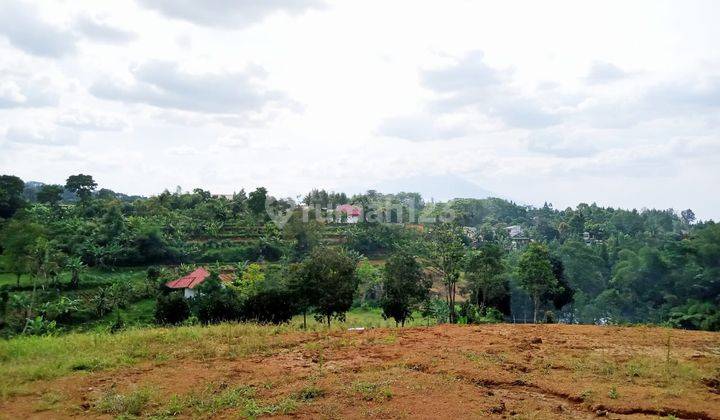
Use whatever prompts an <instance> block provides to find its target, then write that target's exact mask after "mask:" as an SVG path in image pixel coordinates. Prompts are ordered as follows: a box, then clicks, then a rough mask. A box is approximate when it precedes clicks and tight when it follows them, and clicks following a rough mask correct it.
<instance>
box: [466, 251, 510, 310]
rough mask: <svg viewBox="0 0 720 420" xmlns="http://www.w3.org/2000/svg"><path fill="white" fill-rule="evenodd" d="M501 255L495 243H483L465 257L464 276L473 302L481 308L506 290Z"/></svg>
mask: <svg viewBox="0 0 720 420" xmlns="http://www.w3.org/2000/svg"><path fill="white" fill-rule="evenodd" d="M502 257H503V252H502V249H501V248H500V247H499V246H497V245H495V244H485V245H483V246H482V247H481V248H480V249H479V250H477V251H471V252H470V253H468V255H467V256H466V257H465V264H464V265H465V278H466V279H467V281H468V283H469V284H470V286H471V287H472V295H473V297H474V298H475V299H474V300H475V303H477V305H478V306H480V307H481V308H484V307H485V306H486V305H487V303H488V301H489V300H491V299H494V298H496V297H498V296H499V295H501V294H503V293H506V292H507V291H506V289H505V279H504V278H503V273H504V271H505V266H504V264H503V261H502Z"/></svg>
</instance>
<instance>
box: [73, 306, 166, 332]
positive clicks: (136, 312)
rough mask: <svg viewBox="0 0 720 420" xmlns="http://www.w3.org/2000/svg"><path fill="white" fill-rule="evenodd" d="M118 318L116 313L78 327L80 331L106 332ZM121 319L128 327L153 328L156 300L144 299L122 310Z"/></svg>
mask: <svg viewBox="0 0 720 420" xmlns="http://www.w3.org/2000/svg"><path fill="white" fill-rule="evenodd" d="M116 318H117V314H116V312H115V311H112V312H110V313H108V314H106V315H105V316H104V317H102V318H101V319H98V320H97V321H93V322H89V323H86V324H81V325H78V326H77V328H76V330H78V331H93V330H94V331H106V330H107V329H108V328H109V327H110V326H111V325H112V324H113V323H114V322H115V319H116ZM120 318H121V319H122V320H123V322H124V323H125V326H127V327H147V326H153V325H154V322H155V299H143V300H140V301H137V302H133V303H131V304H129V305H128V306H127V307H125V308H124V309H120Z"/></svg>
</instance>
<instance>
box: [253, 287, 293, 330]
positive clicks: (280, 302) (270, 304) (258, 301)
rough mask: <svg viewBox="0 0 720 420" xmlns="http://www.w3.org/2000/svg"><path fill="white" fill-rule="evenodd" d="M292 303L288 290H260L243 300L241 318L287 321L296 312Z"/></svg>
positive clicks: (261, 320)
mask: <svg viewBox="0 0 720 420" xmlns="http://www.w3.org/2000/svg"><path fill="white" fill-rule="evenodd" d="M293 303H294V302H293V298H292V294H291V293H290V292H288V291H284V290H278V289H269V290H262V291H259V292H257V293H255V294H253V295H251V296H248V297H247V298H246V299H245V301H243V303H242V307H241V312H242V319H243V320H246V321H257V322H270V323H273V324H281V323H284V322H288V321H290V319H291V318H292V317H293V315H295V313H296V311H295V308H294V305H293Z"/></svg>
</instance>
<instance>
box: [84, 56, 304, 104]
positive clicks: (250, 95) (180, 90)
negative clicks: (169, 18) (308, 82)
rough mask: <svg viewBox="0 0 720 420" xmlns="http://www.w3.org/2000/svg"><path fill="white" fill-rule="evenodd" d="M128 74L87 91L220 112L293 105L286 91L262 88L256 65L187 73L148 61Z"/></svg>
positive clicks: (172, 65) (125, 99)
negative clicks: (127, 78)
mask: <svg viewBox="0 0 720 420" xmlns="http://www.w3.org/2000/svg"><path fill="white" fill-rule="evenodd" d="M131 73H132V76H133V78H134V80H133V81H132V82H131V83H127V84H126V83H122V82H119V81H99V82H96V83H94V84H93V85H92V86H91V88H90V92H91V93H92V94H93V95H95V96H96V97H98V98H102V99H107V100H112V101H121V102H129V103H144V104H147V105H152V106H156V107H159V108H171V109H180V110H186V111H197V112H209V113H219V114H233V113H246V112H260V111H262V110H263V109H265V108H266V107H269V106H278V107H281V108H291V107H292V106H293V105H292V102H291V101H290V100H289V99H288V98H287V97H286V96H285V94H283V93H281V92H279V91H276V90H269V89H266V88H264V87H263V86H262V79H263V75H262V73H260V72H258V71H257V70H256V69H255V68H250V69H248V70H245V71H240V72H222V73H190V72H187V71H185V70H183V69H181V68H180V67H179V66H178V65H177V64H176V63H171V62H165V61H148V62H146V63H144V64H142V65H140V66H137V67H136V68H134V69H132V70H131Z"/></svg>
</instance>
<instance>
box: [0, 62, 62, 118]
mask: <svg viewBox="0 0 720 420" xmlns="http://www.w3.org/2000/svg"><path fill="white" fill-rule="evenodd" d="M56 89H57V87H55V86H53V83H52V82H51V81H50V80H49V79H47V78H33V77H32V76H29V77H27V78H24V77H18V75H17V74H16V72H12V73H11V72H7V71H2V70H0V109H2V108H26V107H42V106H53V105H56V104H57V103H58V98H59V95H58V94H57V93H56Z"/></svg>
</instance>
